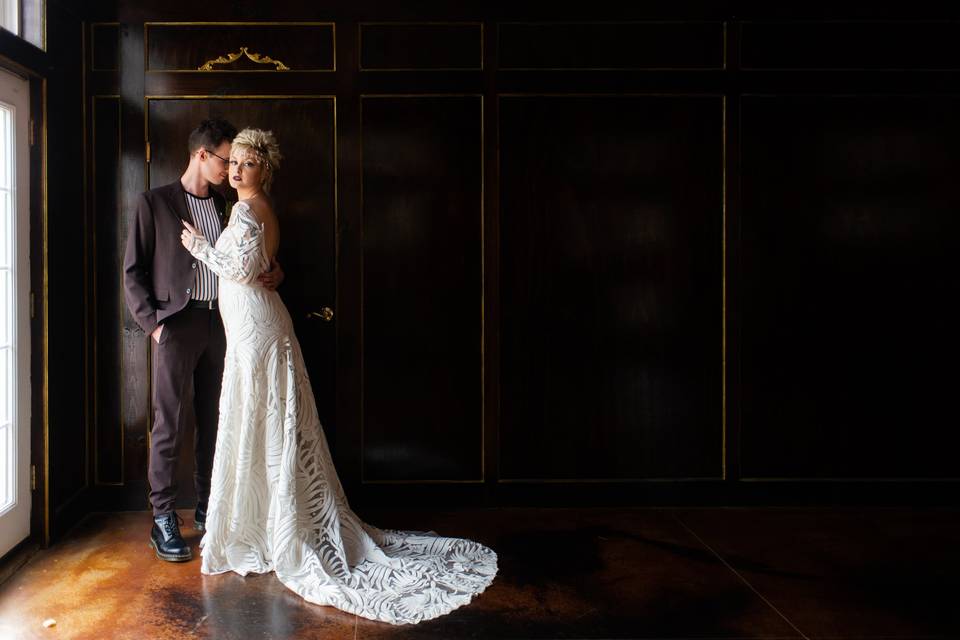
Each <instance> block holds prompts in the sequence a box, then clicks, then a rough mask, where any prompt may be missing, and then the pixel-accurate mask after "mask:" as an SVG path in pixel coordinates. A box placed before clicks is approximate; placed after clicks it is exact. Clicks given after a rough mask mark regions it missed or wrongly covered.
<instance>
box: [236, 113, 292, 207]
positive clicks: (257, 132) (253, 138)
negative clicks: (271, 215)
mask: <svg viewBox="0 0 960 640" xmlns="http://www.w3.org/2000/svg"><path fill="white" fill-rule="evenodd" d="M233 148H234V149H241V150H243V151H246V152H247V153H250V154H252V155H253V156H254V157H256V159H257V160H258V161H259V162H260V167H261V170H262V171H263V176H262V178H263V190H264V191H266V192H267V193H269V192H270V185H271V184H273V172H274V171H276V170H277V168H278V167H279V166H280V160H282V159H283V156H282V155H280V145H278V144H277V139H276V137H274V135H273V131H264V130H263V129H251V128H250V127H247V128H246V129H244V130H243V131H241V132H240V133H238V134H237V137H236V138H234V139H233Z"/></svg>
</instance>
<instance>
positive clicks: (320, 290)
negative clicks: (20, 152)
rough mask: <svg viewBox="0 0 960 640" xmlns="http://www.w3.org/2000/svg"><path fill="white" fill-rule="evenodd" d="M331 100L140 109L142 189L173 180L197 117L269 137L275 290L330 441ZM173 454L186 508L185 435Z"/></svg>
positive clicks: (233, 100)
mask: <svg viewBox="0 0 960 640" xmlns="http://www.w3.org/2000/svg"><path fill="white" fill-rule="evenodd" d="M334 112H335V107H334V98H332V97H325V96H310V97H304V96H300V97H297V98H295V99H294V98H279V97H270V98H248V97H243V96H230V97H222V96H218V97H201V98H179V97H178V98H150V99H148V100H147V105H146V120H147V134H148V138H149V141H150V149H151V154H150V164H149V173H148V179H149V186H150V187H157V186H161V185H164V184H167V183H170V182H172V181H174V180H177V179H179V177H180V174H181V173H182V171H183V169H184V166H185V165H186V161H187V152H186V140H187V136H188V135H189V133H190V131H191V129H193V128H194V127H196V126H197V124H198V123H199V122H200V121H201V120H203V119H204V118H209V117H213V116H220V117H224V118H226V119H227V120H229V121H230V122H232V123H233V124H234V125H235V126H236V127H237V128H238V129H242V128H243V127H247V126H250V127H256V128H260V129H268V130H271V131H273V132H274V134H275V135H276V137H277V141H278V142H279V144H280V151H281V153H282V154H283V160H282V161H281V166H280V170H279V171H278V172H277V174H276V178H275V180H274V183H273V187H272V190H271V195H272V196H273V198H274V202H275V205H276V210H277V214H278V216H279V218H280V251H279V253H278V256H277V258H278V260H279V261H280V264H281V267H282V268H283V271H284V273H285V274H286V276H285V280H284V282H283V284H282V285H281V287H280V289H279V291H280V295H281V297H282V298H283V301H284V304H286V306H287V309H288V310H289V311H290V315H291V316H292V318H293V323H294V329H295V331H296V334H297V338H298V339H299V341H300V345H301V347H302V349H303V355H304V359H305V361H306V365H307V370H308V372H309V375H310V381H311V384H312V386H313V392H314V396H315V398H316V400H317V409H318V411H319V413H320V419H321V421H322V423H323V425H324V427H325V429H326V432H327V437H328V439H329V440H330V441H331V442H334V441H335V438H334V437H333V433H332V430H333V428H334V425H335V420H334V418H335V415H334V414H335V405H334V398H335V388H336V385H335V382H336V372H335V370H334V367H335V361H336V359H335V351H336V350H335V334H336V331H335V323H336V316H335V315H334V318H333V319H331V320H329V321H327V320H324V319H322V318H320V317H318V316H320V315H321V310H322V309H323V308H324V307H327V308H329V309H331V310H332V311H333V312H334V314H336V304H335V297H336V282H335V273H336V269H335V265H336V244H335V238H336V232H335V229H336V220H337V204H336V189H335V162H336V146H335V145H336V142H335V140H336V136H335V130H334V129H335V122H334ZM221 191H222V192H223V193H224V195H225V196H226V198H227V201H228V206H229V204H230V203H232V202H235V201H236V199H237V196H236V192H235V191H234V190H233V189H231V188H230V187H229V186H228V185H226V184H225V185H223V186H222V187H221ZM183 443H184V444H183V446H182V448H181V451H180V465H179V468H178V475H179V487H180V488H179V493H178V504H179V505H181V506H192V505H193V504H194V502H195V496H194V495H193V481H192V477H193V475H192V474H193V448H192V446H191V443H192V434H189V435H185V439H184V440H183Z"/></svg>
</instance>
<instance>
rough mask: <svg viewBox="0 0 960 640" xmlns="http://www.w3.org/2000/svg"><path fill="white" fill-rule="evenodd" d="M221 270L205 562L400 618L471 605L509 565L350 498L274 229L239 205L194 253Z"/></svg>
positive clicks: (318, 599)
mask: <svg viewBox="0 0 960 640" xmlns="http://www.w3.org/2000/svg"><path fill="white" fill-rule="evenodd" d="M190 252H191V253H192V254H193V255H194V256H195V257H196V258H198V259H199V260H202V261H203V262H204V263H206V264H207V265H209V266H210V268H211V269H212V270H213V271H214V272H216V273H217V275H219V276H220V285H219V288H220V294H219V305H220V314H221V315H222V317H223V324H224V328H225V330H226V337H227V354H226V362H225V363H224V369H223V390H222V392H221V395H220V423H219V431H218V432H217V448H216V455H215V458H214V464H213V477H212V484H211V493H210V502H209V504H208V507H207V532H206V533H205V534H204V536H203V539H202V540H201V543H200V546H201V557H202V560H203V561H202V565H201V569H200V570H201V571H202V572H203V573H205V574H217V573H223V572H226V571H235V572H236V573H239V574H240V575H246V574H248V573H266V572H268V571H273V572H275V573H276V575H277V578H278V579H279V580H280V581H281V582H282V583H283V584H285V585H286V586H287V587H289V588H290V589H292V590H293V591H295V592H296V593H298V594H300V595H301V596H302V597H303V598H305V599H306V600H308V601H310V602H314V603H317V604H321V605H332V606H334V607H337V608H338V609H342V610H344V611H348V612H351V613H355V614H357V615H359V616H363V617H364V618H370V619H372V620H381V621H384V622H389V623H392V624H406V623H416V622H420V621H422V620H429V619H430V618H435V617H437V616H440V615H443V614H445V613H448V612H450V611H452V610H453V609H456V608H457V607H460V606H462V605H465V604H467V603H468V602H470V600H471V599H472V598H473V597H474V596H476V595H477V594H479V593H481V592H482V591H483V590H484V589H485V588H486V587H487V586H488V585H489V584H490V583H491V582H492V581H493V578H494V576H495V575H496V572H497V555H496V553H494V552H493V551H492V550H491V549H489V548H487V547H485V546H483V545H482V544H479V543H477V542H472V541H470V540H463V539H459V538H444V537H441V536H438V535H436V534H435V533H433V532H415V531H393V530H384V529H377V528H376V527H373V526H371V525H369V524H366V523H364V522H363V521H361V520H360V518H359V517H357V515H356V514H355V513H354V512H353V511H351V510H350V506H349V505H348V504H347V498H346V496H345V495H344V493H343V488H342V487H341V486H340V481H339V479H338V478H337V472H336V470H335V469H334V466H333V462H332V460H331V458H330V451H329V449H328V447H327V441H326V437H325V436H324V434H323V429H322V428H321V426H320V420H319V418H318V417H317V408H316V403H315V400H314V397H313V391H312V390H311V388H310V381H309V379H308V377H307V371H306V367H305V366H304V362H303V356H302V354H301V352H300V345H299V343H298V342H297V338H296V336H295V335H294V333H293V325H292V323H291V321H290V315H289V313H287V309H286V307H285V306H284V305H283V302H282V301H281V300H280V296H279V295H278V294H277V293H276V292H275V291H268V290H267V289H264V288H263V287H261V286H259V285H258V284H257V283H256V279H257V276H258V275H259V274H260V273H261V272H262V271H263V270H264V269H266V268H267V267H268V264H269V263H268V259H267V256H266V249H265V247H264V243H263V231H262V227H261V226H260V225H259V224H258V223H257V220H256V218H255V217H254V215H253V212H252V211H251V210H250V207H249V206H248V205H247V204H246V203H244V202H238V203H237V204H236V205H234V207H233V210H232V212H231V217H230V223H229V225H228V226H227V228H226V229H225V230H224V231H223V233H222V234H221V235H220V239H219V240H218V241H217V243H216V247H211V246H210V244H209V243H208V242H207V241H206V240H204V239H203V238H195V239H194V242H193V247H192V248H191V251H190Z"/></svg>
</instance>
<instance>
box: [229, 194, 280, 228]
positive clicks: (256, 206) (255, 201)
mask: <svg viewBox="0 0 960 640" xmlns="http://www.w3.org/2000/svg"><path fill="white" fill-rule="evenodd" d="M241 203H242V204H244V205H246V207H247V208H248V209H249V210H250V212H251V213H252V214H253V217H254V218H256V219H257V222H261V223H264V224H272V223H273V222H275V221H276V219H277V217H276V214H275V213H274V212H273V203H272V202H270V201H269V200H268V199H266V198H259V197H258V198H250V199H249V200H239V201H238V202H237V204H241Z"/></svg>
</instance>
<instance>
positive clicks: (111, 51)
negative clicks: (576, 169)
mask: <svg viewBox="0 0 960 640" xmlns="http://www.w3.org/2000/svg"><path fill="white" fill-rule="evenodd" d="M88 64H89V69H90V70H91V71H116V70H117V69H119V67H120V25H119V24H118V23H116V22H94V23H93V24H91V25H90V61H89V63H88Z"/></svg>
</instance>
